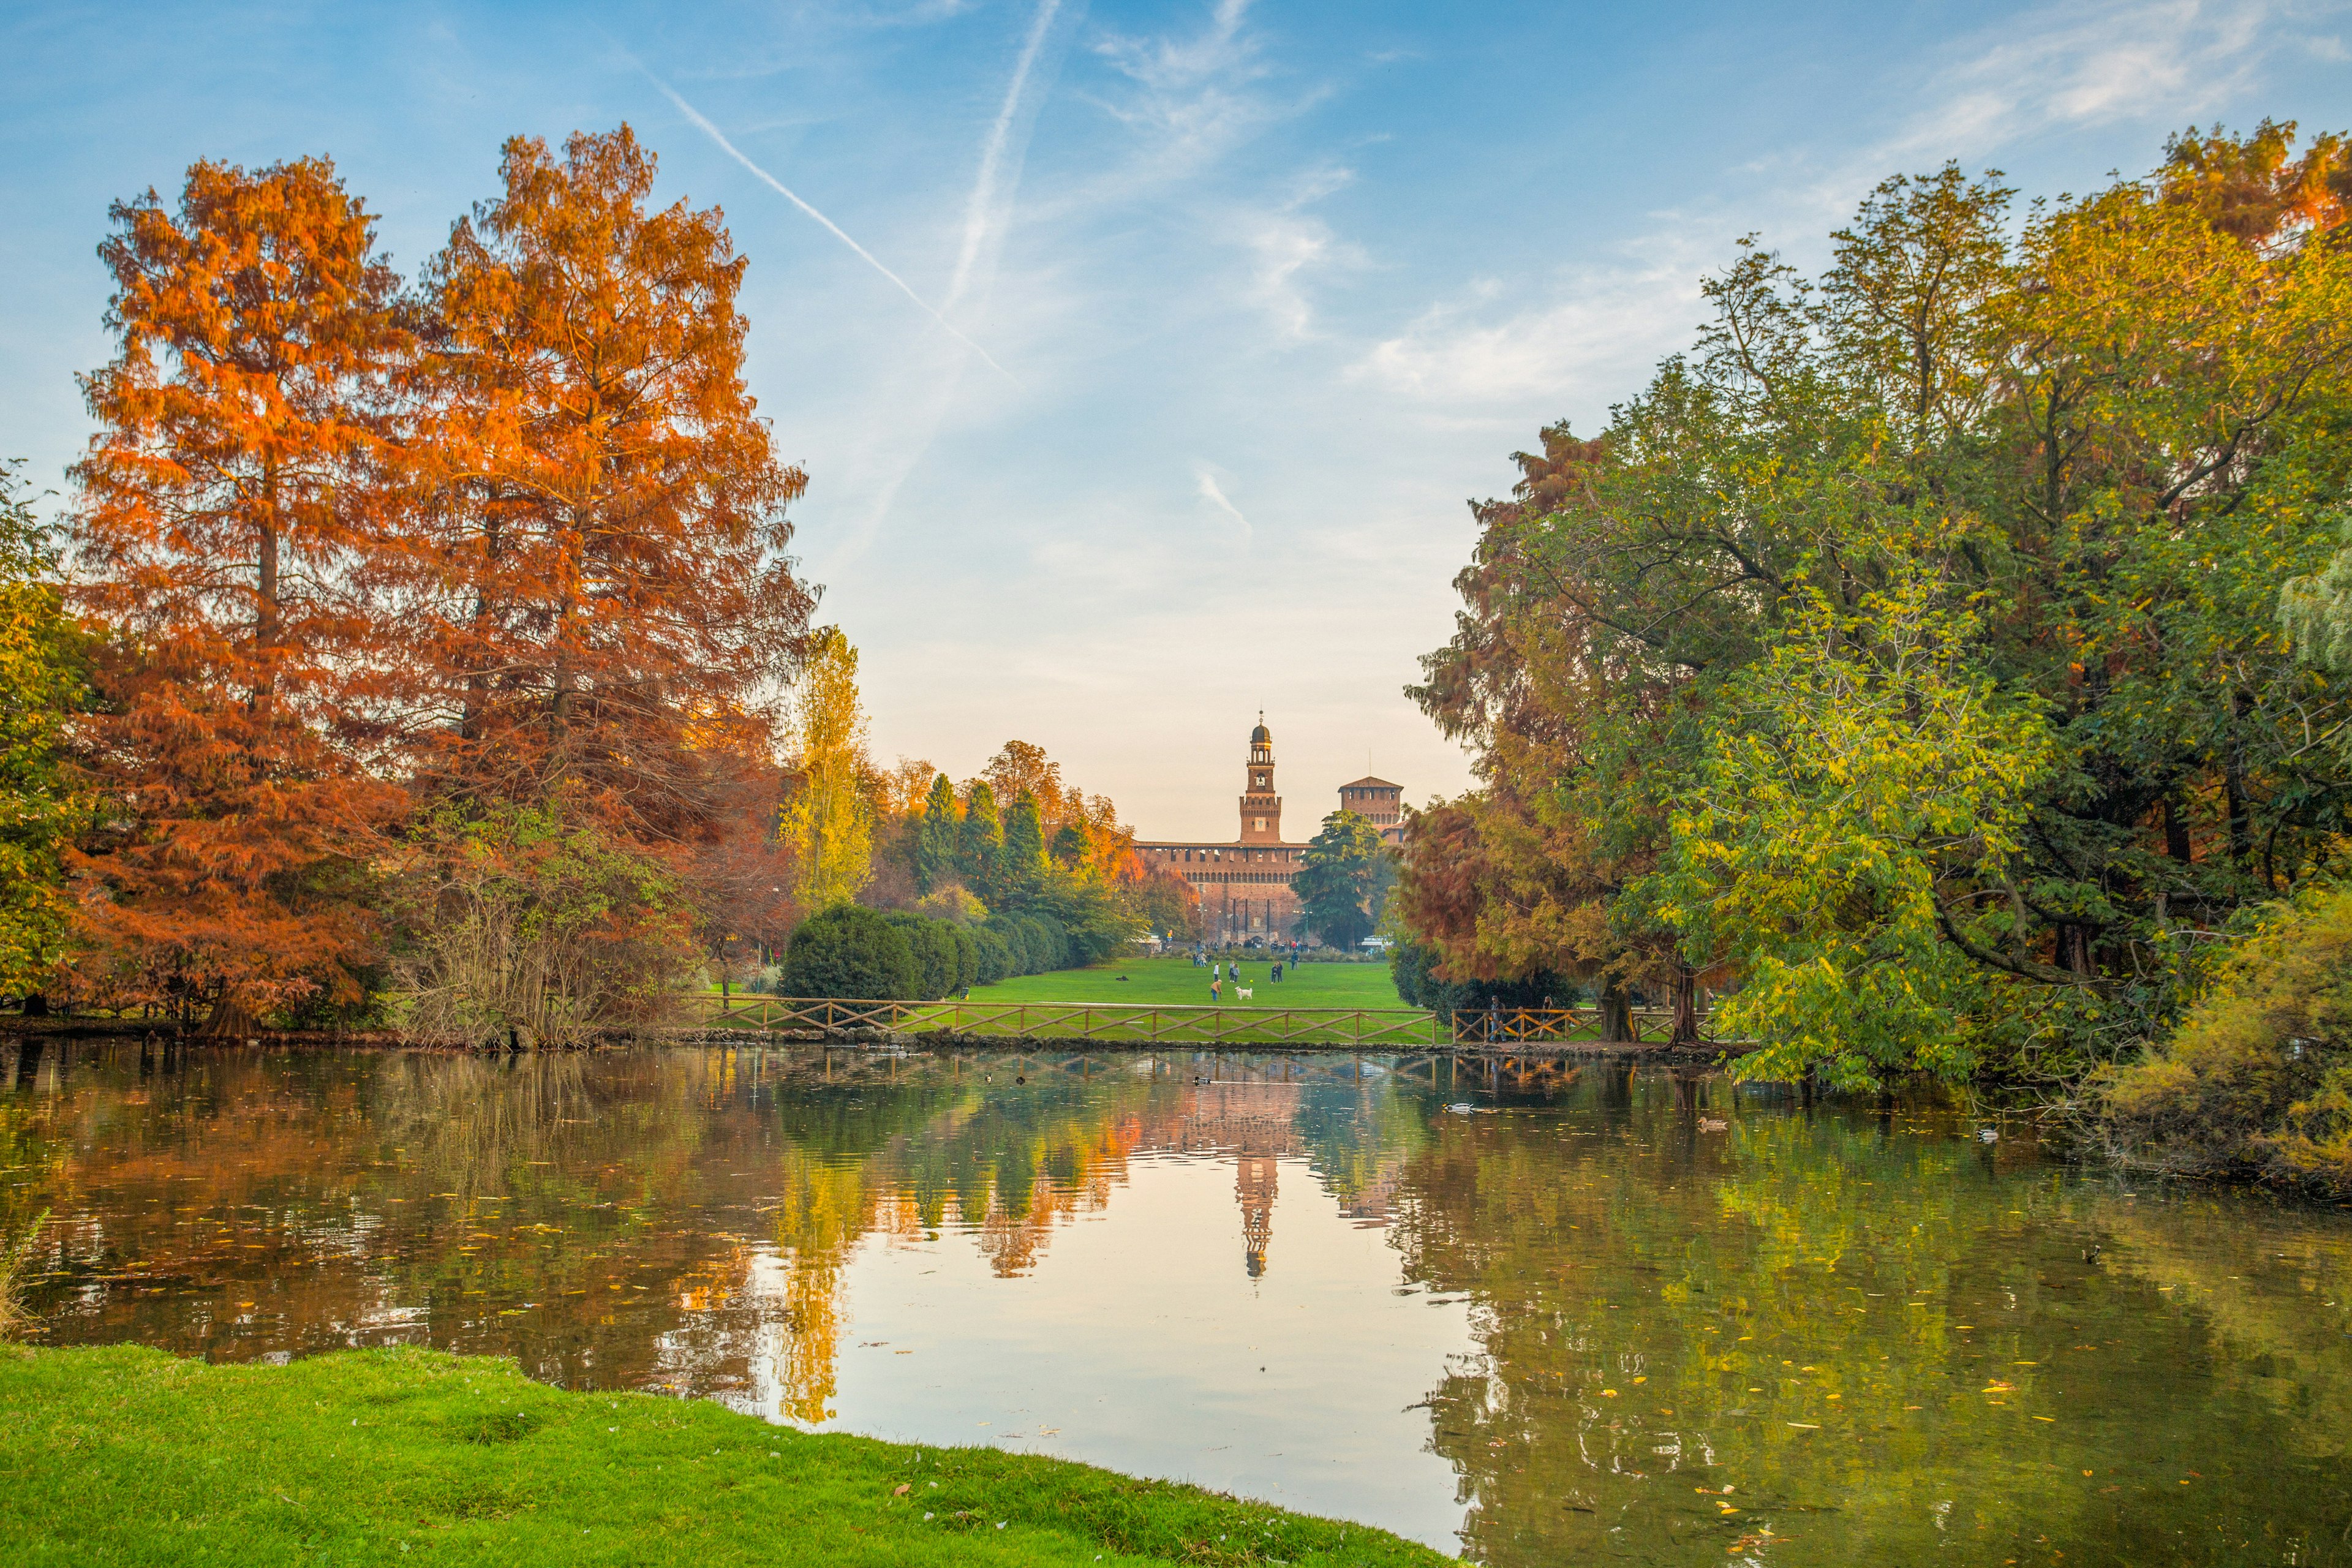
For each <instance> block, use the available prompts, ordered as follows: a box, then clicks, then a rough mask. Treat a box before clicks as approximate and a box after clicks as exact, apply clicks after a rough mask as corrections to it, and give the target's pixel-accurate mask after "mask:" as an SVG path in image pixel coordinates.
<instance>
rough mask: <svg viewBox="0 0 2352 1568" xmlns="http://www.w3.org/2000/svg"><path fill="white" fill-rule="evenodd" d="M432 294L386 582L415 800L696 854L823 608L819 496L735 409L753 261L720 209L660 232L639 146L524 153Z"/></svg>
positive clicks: (753, 754)
mask: <svg viewBox="0 0 2352 1568" xmlns="http://www.w3.org/2000/svg"><path fill="white" fill-rule="evenodd" d="M501 173H502V174H503V176H504V180H505V186H506V188H505V190H504V192H503V193H502V194H501V195H499V197H498V198H496V199H495V200H492V201H489V202H485V203H483V204H481V205H479V206H478V207H477V208H476V210H475V213H474V215H473V216H472V217H471V218H470V219H467V220H465V221H461V222H460V223H458V224H457V227H456V229H455V230H454V231H453V232H452V234H451V236H450V238H449V243H448V245H447V247H446V248H445V249H444V250H443V251H442V252H441V254H440V255H439V256H437V257H436V258H434V260H433V262H432V264H431V266H430V268H428V272H427V278H426V287H427V290H428V293H429V296H430V299H429V304H430V309H431V312H432V317H433V342H432V343H431V345H430V349H429V351H428V353H426V354H425V356H424V357H423V359H422V361H421V362H420V365H419V367H418V377H419V383H420V388H421V394H420V398H421V402H422V405H423V407H422V411H421V413H420V416H419V427H418V437H417V440H416V443H415V451H414V454H413V456H414V459H415V468H416V473H417V478H418V480H419V483H420V493H421V504H420V505H419V507H418V510H417V513H416V517H417V521H416V525H415V531H414V533H413V534H412V536H411V537H410V538H409V539H408V540H407V541H406V545H407V549H406V552H405V554H404V556H403V557H400V558H397V559H394V558H393V557H390V556H388V557H387V559H386V561H385V563H383V569H384V570H385V571H386V573H387V574H388V577H389V584H388V585H389V586H390V587H391V588H392V590H393V596H394V599H396V600H397V601H399V603H398V609H397V614H398V616H399V618H400V621H401V623H402V625H403V626H404V628H406V635H405V637H404V644H403V647H404V666H403V669H402V679H401V681H400V689H401V696H402V701H403V704H404V712H405V715H406V719H407V725H408V730H407V734H408V739H409V742H410V743H411V744H412V746H413V748H414V755H415V761H416V763H417V766H418V768H419V770H420V772H421V773H422V774H423V776H424V777H425V779H426V780H427V781H428V782H430V783H431V784H434V785H435V786H436V787H438V788H439V789H441V790H443V791H446V792H450V793H455V794H458V795H466V796H468V797H482V798H502V799H509V800H529V801H545V800H551V799H555V798H558V797H561V798H563V799H566V800H570V801H572V802H575V803H577V805H579V806H580V808H581V809H583V810H586V811H588V812H590V813H591V814H593V816H595V817H596V819H597V820H599V821H601V822H604V823H606V824H609V825H611V826H614V828H616V829H617V830H619V831H622V832H624V833H626V834H628V835H631V836H642V837H647V838H649V839H653V840H662V841H673V840H678V839H683V838H688V837H692V836H694V835H695V834H696V833H697V832H698V831H699V830H700V829H701V827H702V826H704V825H705V824H707V822H708V821H709V817H710V816H711V814H712V811H713V808H714V807H715V806H716V805H717V804H718V803H719V801H720V800H721V799H723V798H725V797H727V796H729V795H730V794H731V792H732V787H733V786H732V784H731V782H730V781H731V778H732V775H733V774H734V773H736V772H737V771H739V769H740V764H741V763H745V762H746V761H756V762H758V763H761V764H762V765H764V764H765V763H767V762H768V761H769V760H770V759H769V758H768V756H767V755H766V752H768V750H769V749H770V746H771V741H772V721H771V719H770V716H769V714H768V713H767V711H766V708H765V704H766V703H767V702H768V701H769V700H771V698H772V694H773V692H774V691H775V690H776V689H777V688H778V686H779V684H780V682H781V681H782V679H783V678H784V677H785V676H786V675H787V674H788V673H789V668H790V665H791V661H792V660H793V658H794V657H795V656H796V654H797V653H798V652H799V650H800V643H801V637H802V635H803V632H804V631H805V630H806V628H807V625H808V617H809V612H810V610H811V608H812V607H813V603H814V600H813V596H812V595H811V594H810V593H809V591H808V590H807V589H806V588H804V587H803V585H802V584H800V583H799V582H798V581H797V580H796V579H795V577H794V576H793V570H792V562H791V561H790V559H789V557H787V556H786V554H785V547H786V545H787V543H788V542H789V541H790V539H791V534H792V529H791V525H790V524H789V523H788V522H787V521H785V518H784V510H783V509H784V507H785V505H786V503H788V502H789V501H791V500H793V499H794V498H796V497H797V496H798V495H799V494H800V493H801V492H802V490H803V489H804V488H805V486H806V484H807V478H806V476H805V475H804V474H803V473H802V472H801V471H800V470H799V469H798V468H790V467H787V466H786V465H784V464H782V463H781V462H780V461H778V460H777V458H776V456H775V453H774V450H773V447H772V441H771V438H770V435H769V430H768V426H767V425H766V423H765V422H764V421H762V420H761V418H760V417H759V416H758V412H757V406H756V405H755V403H754V401H753V399H752V397H751V394H750V392H749V391H748V389H747V388H746V387H745V386H744V384H743V339H744V333H745V330H746V323H745V321H744V320H743V318H742V317H741V316H740V315H739V314H738V313H737V311H736V308H735V301H736V294H737V291H738V289H740V285H741V282H742V277H743V268H744V258H742V257H740V256H738V255H736V254H735V252H734V248H733V245H732V242H731V241H730V238H729V236H728V233H727V229H726V227H725V226H724V223H723V220H722V215H721V214H720V213H719V210H718V209H717V208H715V207H714V208H703V209H697V208H694V207H692V206H690V205H688V204H687V203H685V202H683V201H681V202H677V203H675V204H673V205H669V206H667V207H664V208H660V209H658V210H649V209H648V207H647V205H646V199H647V197H648V196H649V195H651V193H652V189H653V183H654V174H655V160H654V156H653V154H652V153H649V152H647V151H646V149H645V148H643V147H642V146H640V145H639V144H638V142H637V140H636V138H635V134H634V133H633V132H631V131H630V130H629V128H628V127H627V126H625V125H624V126H622V127H621V128H620V129H619V130H618V131H615V132H612V133H610V134H608V135H590V134H586V133H575V134H574V135H572V137H571V138H570V139H569V140H568V141H567V142H565V143H564V148H563V155H562V158H560V159H558V158H556V157H553V156H551V154H550V153H549V151H548V148H547V145H546V143H544V142H541V141H539V140H537V139H535V138H530V137H517V138H515V139H513V140H512V141H509V142H508V143H507V145H506V149H505V156H504V159H503V163H502V168H501Z"/></svg>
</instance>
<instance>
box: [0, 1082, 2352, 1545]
mask: <svg viewBox="0 0 2352 1568" xmlns="http://www.w3.org/2000/svg"><path fill="white" fill-rule="evenodd" d="M0 1182H5V1187H0V1219H5V1221H6V1222H7V1223H8V1224H9V1225H11V1226H22V1225H23V1224H24V1223H25V1222H26V1220H27V1219H28V1218H29V1217H30V1216H31V1215H34V1214H37V1213H38V1212H40V1211H41V1210H43V1209H47V1210H50V1211H51V1212H52V1215H53V1219H52V1225H51V1228H50V1230H49V1231H48V1232H47V1237H48V1240H47V1244H46V1245H45V1247H44V1248H43V1249H42V1250H41V1251H40V1252H39V1253H38V1254H37V1261H36V1264H35V1268H36V1278H35V1279H34V1282H33V1288H32V1291H31V1303H30V1304H31V1305H32V1306H33V1307H34V1308H35V1309H36V1310H38V1311H39V1312H40V1313H42V1314H43V1324H42V1327H41V1330H40V1331H39V1338H40V1339H41V1340H43V1341H44V1342H48V1343H54V1344H76V1343H93V1342H114V1341H123V1340H131V1341H139V1342H146V1343H150V1344H155V1345H160V1346H163V1347H165V1348H167V1349H170V1350H173V1351H174V1352H181V1353H184V1354H201V1355H205V1356H208V1357H211V1358H214V1359H216V1360H224V1361H244V1360H254V1359H264V1358H273V1357H274V1358H284V1357H287V1356H295V1355H305V1354H310V1353H314V1352H321V1351H326V1350H330V1349H334V1348H338V1347H341V1346H347V1345H362V1344H385V1343H427V1344H433V1345H436V1346H441V1347H444V1348H446V1349H450V1350H457V1351H467V1352H488V1353H496V1354H502V1355H511V1356H515V1357H517V1358H519V1359H520V1362H521V1363H522V1365H523V1366H524V1367H525V1368H526V1369H527V1370H528V1371H530V1372H531V1373H533V1374H535V1375H537V1376H539V1377H541V1378H543V1379H545V1380H546V1381H548V1382H550V1383H555V1384H562V1385H564V1386H567V1387H575V1388H586V1387H594V1388H638V1389H650V1390H656V1391H669V1392H675V1393H676V1394H680V1395H691V1396H699V1397H707V1398H711V1399H717V1400H720V1401H723V1402H725V1403H727V1404H729V1405H735V1406H738V1407H740V1408H741V1409H744V1410H749V1411H755V1412H758V1413H760V1414H761V1415H766V1416H768V1417H769V1418H771V1419H772V1420H779V1421H789V1422H793V1423H796V1424H798V1425H801V1426H806V1427H810V1428H815V1429H846V1430H854V1431H862V1432H870V1433H875V1434H878V1435H882V1436H891V1437H897V1438H902V1439H908V1440H918V1441H922V1442H929V1443H943V1444H944V1443H992V1444H996V1445H999V1446H1002V1447H1008V1448H1016V1449H1021V1450H1029V1451H1037V1452H1045V1453H1052V1454H1056V1455H1060V1456H1063V1457H1066V1458H1078V1459H1086V1460H1089V1461H1092V1462H1095V1463H1098V1464H1104V1465H1108V1466H1112V1467H1115V1468H1119V1469H1123V1470H1128V1471H1132V1472H1136V1473H1140V1474H1148V1475H1156V1476H1166V1477H1173V1478H1178V1479H1189V1480H1194V1481H1199V1482H1201V1483H1203V1484H1206V1485H1209V1486H1213V1487H1217V1488H1221V1489H1228V1490H1233V1491H1236V1492H1241V1493H1245V1494H1249V1495H1253V1496H1256V1497H1260V1498H1265V1499H1267V1500H1273V1501H1276V1502H1279V1503H1282V1504H1285V1505H1286V1506H1289V1507H1292V1508H1297V1509H1303V1510H1310V1511H1315V1512H1322V1513H1330V1514H1337V1515H1339V1516H1343V1517H1348V1518H1353V1519H1359V1520H1364V1521H1370V1522H1372V1523H1376V1524H1380V1525H1383V1526H1385V1527H1387V1528H1389V1529H1391V1530H1394V1531H1399V1532H1401V1533H1403V1534H1407V1535H1411V1536H1414V1537H1417V1538H1419V1539H1421V1540H1423V1541H1427V1542H1431V1543H1433V1544H1435V1545H1439V1546H1443V1547H1446V1548H1449V1549H1452V1550H1455V1551H1459V1552H1463V1553H1464V1554H1465V1555H1467V1556H1469V1557H1471V1558H1474V1559H1475V1560H1478V1561H1480V1562H1484V1563H1493V1564H1497V1565H1504V1564H1512V1565H1516V1564H1553V1563H1569V1562H1583V1561H1588V1560H1595V1559H1612V1560H1625V1561H1630V1562H1635V1563H1726V1562H1733V1563H1738V1562H1741V1561H1751V1562H1754V1563H1823V1564H1826V1563H1908V1562H1917V1561H1923V1560H1925V1559H1926V1558H1927V1557H1928V1556H1929V1555H1931V1554H1934V1555H1937V1557H1939V1559H1940V1560H1943V1561H1948V1562H1952V1563H1988V1564H2005V1563H2011V1562H2015V1563H2063V1564H2066V1565H2069V1568H2074V1565H2079V1564H2085V1563H2298V1564H2329V1563H2352V1481H2347V1467H2346V1463H2345V1461H2346V1457H2347V1441H2348V1440H2352V1305H2347V1304H2352V1295H2347V1291H2352V1215H2347V1213H2345V1212H2343V1211H2340V1210H2337V1209H2334V1208H2313V1207H2307V1206H2298V1205H2291V1204H2287V1203H2284V1202H2281V1201H2277V1200H2273V1199H2271V1198H2267V1197H2264V1196H2263V1195H2260V1194H2242V1193H2231V1192H2216V1191H2210V1190H2200V1189H2185V1190H2184V1189H2168V1188H2164V1187H2161V1186H2159V1185H2158V1184H2154V1183H2149V1182H2139V1183H2134V1182H2128V1181H2119V1180H2117V1179H2116V1178H2114V1177H2113V1176H2111V1175H2108V1174H2105V1173H2092V1172H2084V1171H2082V1170H2079V1169H2075V1168H2071V1167H2069V1166H2067V1165H2064V1164H2063V1163H2060V1162H2059V1161H2057V1160H2056V1159H2054V1158H2053V1157H2052V1156H2051V1155H2050V1154H2048V1153H2047V1152H2044V1151H2042V1150H2041V1149H2040V1148H2038V1147H2037V1146H2036V1144H2035V1142H2034V1140H2033V1137H2032V1131H2031V1129H2030V1128H2029V1127H2027V1126H2025V1125H2023V1124H2021V1123H2016V1122H2003V1121H1993V1120H1988V1119H1986V1118H1985V1117H1982V1116H1979V1115H1970V1114H1968V1113H1966V1112H1965V1110H1963V1109H1962V1108H1960V1107H1958V1106H1957V1105H1953V1104H1950V1103H1947V1102H1944V1101H1940V1100H1935V1099H1932V1098H1918V1099H1909V1100H1900V1101H1895V1102H1888V1103H1885V1104H1876V1103H1869V1102H1862V1103H1843V1102H1834V1101H1825V1102H1822V1103H1817V1104H1811V1105H1808V1104H1803V1103H1801V1102H1800V1101H1798V1100H1795V1099H1793V1098H1792V1097H1790V1095H1788V1094H1787V1093H1785V1092H1782V1091H1778V1090H1769V1089H1748V1088H1741V1087H1738V1086H1736V1085H1734V1084H1732V1083H1731V1082H1729V1081H1728V1080H1727V1079H1722V1078H1720V1077H1716V1076H1712V1075H1706V1074H1697V1073H1680V1074H1676V1073H1670V1072H1666V1071H1663V1070H1656V1069H1642V1070H1633V1069H1628V1068H1622V1067H1619V1068H1611V1067H1608V1066H1603V1065H1599V1064H1592V1063H1587V1064H1584V1065H1582V1066H1581V1067H1578V1066H1576V1065H1574V1064H1551V1065H1544V1066H1541V1067H1539V1068H1538V1069H1536V1070H1530V1071H1524V1072H1522V1071H1518V1070H1514V1069H1510V1068H1490V1067H1488V1066H1487V1065H1486V1064H1483V1063H1481V1062H1479V1061H1477V1060H1476V1059H1475V1058H1467V1057H1465V1058H1451V1057H1446V1056H1435V1057H1432V1056H1420V1057H1412V1058H1363V1059H1361V1060H1357V1059H1354V1058H1348V1057H1345V1056H1297V1057H1279V1056H1233V1055H1226V1056H1215V1055H1208V1054H1198V1055H1196V1054H1192V1053H1190V1052H1185V1053H1172V1054H1163V1055H1160V1056H1157V1057H1150V1056H1139V1055H1133V1054H1128V1053H1105V1054H1102V1055H1097V1056H1091V1057H1079V1056H1068V1055H1052V1056H1045V1055H1031V1056H1025V1057H1024V1056H1014V1055H1009V1054H1007V1055H997V1054H982V1055H965V1056H961V1057H952V1058H951V1057H933V1056H897V1055H887V1054H881V1053H843V1052H833V1053H825V1052H820V1051H807V1050H772V1051H759V1050H748V1049H743V1050H735V1049H728V1050H719V1049H711V1050H700V1049H694V1050H688V1049H678V1050H645V1051H625V1052H604V1053H596V1054H590V1055H570V1056H549V1057H535V1058H518V1059H513V1060H486V1059H480V1058H467V1057H449V1056H438V1055H431V1054H425V1053H412V1052H399V1051H383V1052H368V1053H357V1052H354V1053H336V1052H317V1051H310V1052H292V1051H273V1050H268V1049H235V1050H218V1051H214V1050H194V1049H191V1050H182V1051H173V1052H169V1053H164V1052H160V1051H142V1048H141V1047H140V1046H139V1045H138V1044H137V1043H135V1042H132V1043H128V1044H118V1045H108V1046H105V1047H97V1046H92V1045H89V1044H87V1043H84V1044H79V1045H73V1046H60V1045H58V1044H50V1045H48V1046H47V1047H46V1048H45V1049H42V1050H40V1051H38V1052H35V1051H34V1050H33V1049H32V1048H31V1047H24V1048H23V1049H22V1050H20V1049H19V1048H18V1047H14V1046H7V1045H0Z"/></svg>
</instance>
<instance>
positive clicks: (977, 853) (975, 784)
mask: <svg viewBox="0 0 2352 1568" xmlns="http://www.w3.org/2000/svg"><path fill="white" fill-rule="evenodd" d="M1003 859H1004V826H1003V823H1001V822H999V821H998V820H997V817H996V792H995V791H994V790H992V789H991V788H989V786H988V781H987V780H986V779H974V780H973V781H972V784H971V792H970V793H969V794H967V795H965V796H964V803H963V831H962V832H961V834H959V835H958V836H957V847H956V869H958V870H960V871H961V872H962V873H963V879H964V884H965V886H967V887H970V888H973V889H978V891H979V893H980V896H981V897H982V899H984V900H987V901H988V903H989V904H990V905H991V906H993V905H994V904H995V903H996V902H997V900H1000V899H1002V898H1003V896H1004V894H1003V888H1002V887H1001V886H1000V884H1001V883H1002V881H1003Z"/></svg>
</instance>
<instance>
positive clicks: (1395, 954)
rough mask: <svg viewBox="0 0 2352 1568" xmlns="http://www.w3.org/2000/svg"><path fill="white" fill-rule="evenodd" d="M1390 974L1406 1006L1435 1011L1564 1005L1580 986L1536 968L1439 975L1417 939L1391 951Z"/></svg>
mask: <svg viewBox="0 0 2352 1568" xmlns="http://www.w3.org/2000/svg"><path fill="white" fill-rule="evenodd" d="M1309 961H1310V962H1313V963H1362V962H1365V961H1364V960H1361V959H1359V958H1356V957H1354V956H1353V955H1352V954H1347V955H1341V956H1339V957H1335V958H1326V957H1324V956H1322V955H1321V954H1320V953H1317V954H1311V955H1309ZM1389 973H1390V974H1391V976H1392V977H1393V978H1394V979H1395V981H1396V988H1397V995H1398V996H1399V997H1401V998H1402V999H1403V1001H1404V1004H1405V1005H1406V1006H1408V1007H1426V1008H1428V1009H1429V1010H1430V1011H1431V1012H1433V1013H1441V1014H1442V1013H1452V1012H1457V1011H1463V1010H1475V1009H1483V1008H1484V1007H1486V1005H1488V1004H1489V1003H1496V1004H1499V1005H1502V1006H1505V1007H1540V1006H1542V1005H1544V1003H1545V1000H1546V999H1547V998H1549V1000H1550V1001H1551V1003H1552V1005H1555V1006H1559V1007H1565V1006H1568V1005H1570V1004H1571V1003H1573V1002H1575V1001H1576V1000H1577V999H1578V996H1579V994H1580V989H1581V988H1580V987H1579V986H1578V984H1576V982H1575V981H1573V980H1570V979H1569V978H1567V977H1566V976H1564V975H1559V974H1554V973H1550V972H1549V971H1548V970H1538V971H1537V972H1536V973H1533V974H1531V975H1529V976H1528V978H1526V979H1525V980H1447V979H1444V977H1442V976H1441V975H1439V974H1438V973H1437V951H1436V949H1434V948H1429V947H1423V945H1422V944H1421V943H1419V942H1398V943H1397V944H1396V946H1394V947H1392V948H1391V949H1390V950H1389Z"/></svg>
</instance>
